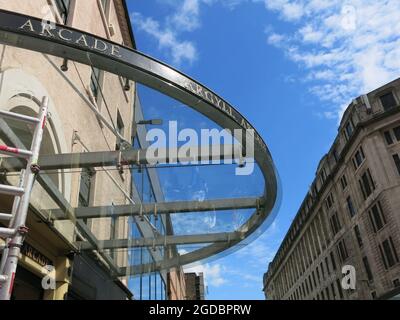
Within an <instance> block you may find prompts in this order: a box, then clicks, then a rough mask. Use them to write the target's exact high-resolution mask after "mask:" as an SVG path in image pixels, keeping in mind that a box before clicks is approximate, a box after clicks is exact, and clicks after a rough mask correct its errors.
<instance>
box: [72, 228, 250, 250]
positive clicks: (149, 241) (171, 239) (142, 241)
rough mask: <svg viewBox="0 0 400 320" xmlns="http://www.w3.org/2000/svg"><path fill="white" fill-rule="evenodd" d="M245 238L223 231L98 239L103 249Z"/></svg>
mask: <svg viewBox="0 0 400 320" xmlns="http://www.w3.org/2000/svg"><path fill="white" fill-rule="evenodd" d="M242 238H243V233H241V232H223V233H210V234H197V235H183V236H159V237H157V238H136V239H115V240H102V241H98V246H99V247H100V248H103V249H127V248H138V247H159V246H168V245H182V244H200V243H218V242H223V243H229V242H230V241H237V240H239V239H242ZM76 245H77V246H78V247H79V248H80V249H81V250H93V246H92V245H91V244H90V243H87V242H84V241H79V242H76Z"/></svg>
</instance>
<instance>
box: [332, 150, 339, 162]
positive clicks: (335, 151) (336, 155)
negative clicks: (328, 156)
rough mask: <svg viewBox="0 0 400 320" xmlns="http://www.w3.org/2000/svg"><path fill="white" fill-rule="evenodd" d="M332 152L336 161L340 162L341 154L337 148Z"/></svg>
mask: <svg viewBox="0 0 400 320" xmlns="http://www.w3.org/2000/svg"><path fill="white" fill-rule="evenodd" d="M332 154H333V158H334V159H335V161H336V163H337V162H339V154H338V152H337V150H336V149H333V151H332Z"/></svg>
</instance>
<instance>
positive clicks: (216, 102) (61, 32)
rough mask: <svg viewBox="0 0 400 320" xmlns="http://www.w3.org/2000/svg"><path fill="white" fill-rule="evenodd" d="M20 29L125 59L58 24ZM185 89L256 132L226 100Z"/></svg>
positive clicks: (31, 22)
mask: <svg viewBox="0 0 400 320" xmlns="http://www.w3.org/2000/svg"><path fill="white" fill-rule="evenodd" d="M18 29H19V30H21V31H24V32H28V33H33V34H35V35H38V36H41V37H45V38H50V39H54V40H58V41H62V42H65V43H67V44H68V45H75V46H79V47H82V48H86V49H89V50H93V51H96V52H99V53H103V54H106V55H109V56H111V57H115V58H120V59H124V57H123V56H122V54H121V51H122V50H121V47H120V46H118V45H116V44H113V43H109V42H106V41H103V40H101V39H98V38H96V37H94V36H91V35H88V34H85V33H81V32H79V31H75V30H71V29H66V28H63V27H62V26H59V25H56V24H51V23H45V22H43V21H42V22H39V21H37V20H35V19H27V20H26V21H25V23H23V24H22V25H21V26H19V27H18ZM125 58H127V57H125ZM184 87H185V88H186V89H187V90H189V91H190V92H192V93H193V94H195V95H196V96H198V97H200V98H202V99H203V100H205V101H207V102H208V103H210V104H211V105H212V106H214V107H216V108H217V109H219V110H220V111H222V112H223V113H224V114H226V115H227V116H228V117H230V118H231V119H233V120H234V121H235V122H236V123H237V124H239V125H240V126H241V127H242V128H243V129H244V130H248V129H252V130H254V128H253V126H251V125H250V123H249V122H248V121H247V120H246V119H244V118H243V117H242V116H241V115H240V114H239V113H238V112H237V111H236V110H235V109H233V108H232V107H231V106H230V105H228V104H227V103H226V102H225V101H224V100H222V99H221V98H219V97H218V96H217V95H216V94H214V93H213V92H211V91H209V90H207V89H206V88H204V87H203V86H201V85H200V84H198V83H196V82H193V81H188V82H186V83H185V84H184ZM254 139H255V140H256V142H257V144H258V145H259V146H261V147H262V149H263V150H267V146H266V145H265V143H264V141H263V139H262V138H261V137H260V136H259V135H258V134H257V133H255V135H254Z"/></svg>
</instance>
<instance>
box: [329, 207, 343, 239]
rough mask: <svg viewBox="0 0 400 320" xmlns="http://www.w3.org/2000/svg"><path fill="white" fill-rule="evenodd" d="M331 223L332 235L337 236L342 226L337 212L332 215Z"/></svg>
mask: <svg viewBox="0 0 400 320" xmlns="http://www.w3.org/2000/svg"><path fill="white" fill-rule="evenodd" d="M330 222H331V229H332V233H333V234H334V235H335V234H337V233H338V232H339V231H340V229H341V225H340V221H339V217H338V215H337V212H335V213H334V214H333V215H332V217H331V219H330Z"/></svg>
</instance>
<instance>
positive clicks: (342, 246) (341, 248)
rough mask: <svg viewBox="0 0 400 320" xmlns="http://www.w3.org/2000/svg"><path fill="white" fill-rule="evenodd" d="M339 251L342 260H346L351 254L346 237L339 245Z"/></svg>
mask: <svg viewBox="0 0 400 320" xmlns="http://www.w3.org/2000/svg"><path fill="white" fill-rule="evenodd" d="M337 251H338V254H339V258H340V261H342V262H344V261H345V260H346V259H347V258H348V257H349V254H348V252H347V248H346V243H345V242H344V239H342V240H341V241H340V242H339V243H338V245H337Z"/></svg>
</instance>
